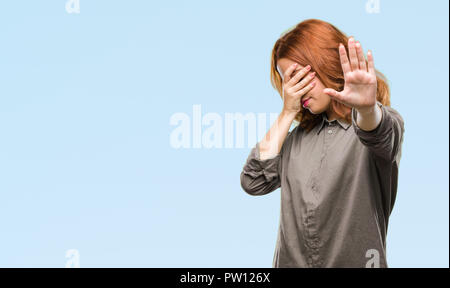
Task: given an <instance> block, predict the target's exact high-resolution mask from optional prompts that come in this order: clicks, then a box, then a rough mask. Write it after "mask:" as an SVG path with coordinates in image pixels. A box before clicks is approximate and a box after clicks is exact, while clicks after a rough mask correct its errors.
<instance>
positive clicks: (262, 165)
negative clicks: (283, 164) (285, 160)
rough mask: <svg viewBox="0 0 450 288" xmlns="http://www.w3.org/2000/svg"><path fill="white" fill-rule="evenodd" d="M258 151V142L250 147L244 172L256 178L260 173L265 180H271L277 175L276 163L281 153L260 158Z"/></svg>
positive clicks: (277, 163)
mask: <svg viewBox="0 0 450 288" xmlns="http://www.w3.org/2000/svg"><path fill="white" fill-rule="evenodd" d="M259 157H260V151H259V142H258V143H256V145H255V147H253V148H252V151H251V152H250V155H249V156H248V159H247V163H246V165H245V166H244V169H243V171H244V174H247V175H250V176H251V177H253V178H256V177H258V176H260V175H264V177H265V179H266V180H267V181H271V180H273V179H274V178H276V177H278V165H279V161H280V158H281V154H277V155H275V156H274V157H272V158H268V159H265V160H261V159H260V158H259Z"/></svg>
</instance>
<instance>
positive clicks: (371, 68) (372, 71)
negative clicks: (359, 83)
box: [367, 50, 376, 76]
mask: <svg viewBox="0 0 450 288" xmlns="http://www.w3.org/2000/svg"><path fill="white" fill-rule="evenodd" d="M367 60H368V62H369V73H370V74H372V75H374V76H376V74H375V65H374V63H373V54H372V51H371V50H369V51H368V52H367Z"/></svg>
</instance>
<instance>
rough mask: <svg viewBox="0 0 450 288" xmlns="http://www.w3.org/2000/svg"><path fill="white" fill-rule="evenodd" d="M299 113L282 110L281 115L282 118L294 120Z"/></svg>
mask: <svg viewBox="0 0 450 288" xmlns="http://www.w3.org/2000/svg"><path fill="white" fill-rule="evenodd" d="M297 113H298V112H297V111H292V110H286V109H283V110H281V113H280V115H281V117H284V118H288V119H292V120H294V119H295V116H297Z"/></svg>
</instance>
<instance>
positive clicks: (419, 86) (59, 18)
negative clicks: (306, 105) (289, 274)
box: [0, 0, 449, 267]
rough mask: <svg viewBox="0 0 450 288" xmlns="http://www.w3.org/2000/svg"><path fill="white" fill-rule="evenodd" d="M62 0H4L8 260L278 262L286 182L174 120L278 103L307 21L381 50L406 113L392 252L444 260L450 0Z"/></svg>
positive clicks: (3, 181) (1, 90) (3, 220)
mask: <svg viewBox="0 0 450 288" xmlns="http://www.w3.org/2000/svg"><path fill="white" fill-rule="evenodd" d="M65 2H66V1H65V0H60V1H43V0H40V1H32V0H29V1H24V0H21V1H1V2H0V14H1V15H0V35H1V37H2V40H1V45H0V77H1V80H0V133H1V134H0V135H1V138H0V140H1V141H0V197H1V198H0V228H1V238H0V266H1V267H64V265H65V262H66V258H65V252H66V250H67V249H71V248H74V249H78V250H79V252H80V256H81V258H80V265H81V267H271V264H272V259H273V252H274V248H275V243H276V236H277V229H278V221H279V212H280V210H279V209H280V202H279V201H280V190H277V191H275V192H273V193H271V194H269V195H266V196H264V197H251V196H249V195H247V194H246V193H245V192H244V191H243V190H242V189H241V187H240V182H239V174H240V172H241V169H242V166H243V164H244V161H245V160H246V158H247V155H248V153H249V152H250V149H249V148H248V147H247V148H245V149H181V150H176V149H173V148H171V146H170V143H169V135H170V133H171V131H172V130H173V129H174V127H173V126H170V125H169V119H170V116H171V115H172V114H174V113H176V112H185V113H187V114H190V115H191V114H192V105H194V104H201V105H202V111H203V113H207V112H216V113H219V114H220V115H224V113H226V112H230V113H235V112H242V113H247V112H254V113H259V112H277V113H278V112H279V111H281V107H282V106H281V105H282V102H281V99H280V97H279V95H278V94H277V93H276V91H275V90H274V89H273V88H272V87H271V85H270V80H269V67H270V63H269V60H270V52H271V49H272V46H273V44H274V43H275V41H276V39H277V38H278V37H279V35H280V34H281V33H282V32H283V31H285V30H286V29H288V28H290V27H291V26H293V25H295V24H296V23H298V22H300V21H302V20H304V19H308V18H319V19H322V20H325V21H328V22H330V23H332V24H334V25H335V26H337V27H338V28H339V29H341V30H342V31H343V32H344V33H346V34H347V35H354V36H355V37H356V39H358V40H360V41H361V43H362V45H363V48H364V49H365V50H366V51H367V49H372V50H373V52H374V58H375V66H376V68H377V69H378V70H380V71H381V72H383V73H384V74H385V75H386V76H387V78H388V79H389V84H390V86H391V92H392V98H391V101H392V107H394V108H395V109H396V110H398V111H399V112H400V113H401V114H402V116H403V117H404V119H405V138H404V144H403V153H402V160H401V163H400V175H399V188H398V196H397V202H396V204H395V208H394V211H393V214H392V216H391V219H390V226H389V232H388V239H387V244H388V246H387V254H388V261H389V265H390V266H391V267H448V265H449V260H448V259H449V258H448V255H449V251H448V247H449V245H448V244H449V241H448V235H449V233H448V227H449V223H448V219H449V211H448V203H449V199H448V195H449V185H448V182H449V181H448V179H449V178H448V173H449V171H448V170H449V169H448V159H449V157H448V156H449V155H448V151H449V149H448V148H449V143H448V131H449V129H448V128H449V127H448V123H449V122H448V117H449V113H448V112H449V111H448V107H449V105H448V104H449V103H448V101H449V100H448V99H449V96H448V95H449V91H448V77H449V75H448V71H449V69H448V68H449V67H448V63H449V61H448V60H449V59H448V55H449V45H448V35H449V33H448V32H449V31H448V8H449V7H448V1H437V0H435V1H386V0H382V1H380V4H381V11H380V13H378V14H368V13H366V11H365V3H366V1H365V0H358V1H356V0H351V1H332V0H327V1H325V0H322V1H158V2H156V1H144V0H141V1H138V0H133V1H106V0H95V1H93V0H91V1H88V0H81V1H80V3H81V13H80V14H68V13H66V11H65Z"/></svg>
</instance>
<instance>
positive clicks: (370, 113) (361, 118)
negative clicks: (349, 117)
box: [356, 104, 383, 131]
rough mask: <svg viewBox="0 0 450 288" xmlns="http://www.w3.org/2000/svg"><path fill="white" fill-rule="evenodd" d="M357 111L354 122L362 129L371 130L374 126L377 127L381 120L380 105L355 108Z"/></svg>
mask: <svg viewBox="0 0 450 288" xmlns="http://www.w3.org/2000/svg"><path fill="white" fill-rule="evenodd" d="M356 111H357V114H358V115H357V118H356V120H357V121H356V123H357V125H358V127H359V128H361V129H362V130H364V131H372V130H374V129H375V128H377V127H378V125H379V124H380V122H381V120H382V119H381V118H382V116H383V113H382V111H381V108H380V106H378V104H375V106H374V107H373V108H369V109H365V110H363V109H356Z"/></svg>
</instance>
